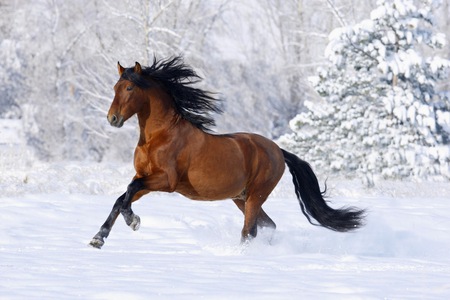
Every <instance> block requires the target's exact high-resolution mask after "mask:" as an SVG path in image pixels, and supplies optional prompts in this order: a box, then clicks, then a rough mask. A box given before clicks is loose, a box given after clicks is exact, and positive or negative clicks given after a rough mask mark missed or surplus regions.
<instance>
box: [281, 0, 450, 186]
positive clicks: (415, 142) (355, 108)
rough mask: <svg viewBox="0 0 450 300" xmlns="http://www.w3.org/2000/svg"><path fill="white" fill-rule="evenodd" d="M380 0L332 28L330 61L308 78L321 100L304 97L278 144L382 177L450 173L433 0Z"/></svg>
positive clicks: (449, 119)
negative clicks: (363, 14) (355, 20)
mask: <svg viewBox="0 0 450 300" xmlns="http://www.w3.org/2000/svg"><path fill="white" fill-rule="evenodd" d="M421 3H422V6H421V7H418V6H416V5H415V3H414V1H412V0H382V1H379V2H378V7H377V8H376V9H374V10H373V11H372V12H371V14H370V19H367V20H364V21H362V22H360V23H359V24H356V25H354V26H348V27H343V28H338V29H335V30H334V31H333V32H331V34H330V36H329V39H330V41H329V44H328V46H327V48H326V51H325V56H326V57H327V58H328V60H329V62H330V64H329V66H328V67H326V68H321V69H319V70H318V75H317V76H314V77H312V78H310V82H311V84H312V85H313V87H314V88H315V90H316V91H317V92H318V93H319V95H321V96H322V97H323V99H324V101H325V104H323V103H322V104H320V105H318V104H317V103H311V102H308V103H307V104H306V107H307V109H308V110H307V111H306V112H302V113H300V114H299V115H297V116H296V117H295V118H294V119H293V120H291V122H290V125H291V128H292V130H293V131H294V133H292V134H289V135H285V136H283V137H282V138H281V139H280V143H281V144H282V145H283V146H285V147H288V148H290V149H291V150H293V151H296V152H297V153H298V154H300V155H302V156H303V157H305V158H306V159H309V160H311V162H312V163H314V164H315V165H316V167H317V168H324V169H330V168H331V170H333V171H336V172H339V173H343V174H346V175H355V176H361V175H364V176H362V177H363V178H364V179H365V180H367V183H368V184H369V185H370V184H373V176H374V175H375V176H378V175H381V176H383V177H385V178H404V177H411V176H412V177H419V178H427V177H440V178H446V179H450V101H449V97H448V94H447V95H446V94H445V93H442V92H439V91H438V88H437V85H438V84H439V82H441V81H443V80H444V79H446V78H447V75H448V70H449V68H450V61H449V60H447V59H444V58H441V57H438V56H436V55H435V54H434V52H436V49H440V48H442V47H443V46H444V45H445V41H446V40H445V36H444V35H443V34H441V33H436V32H435V30H434V20H433V16H432V3H431V2H430V1H427V2H423V1H422V2H421Z"/></svg>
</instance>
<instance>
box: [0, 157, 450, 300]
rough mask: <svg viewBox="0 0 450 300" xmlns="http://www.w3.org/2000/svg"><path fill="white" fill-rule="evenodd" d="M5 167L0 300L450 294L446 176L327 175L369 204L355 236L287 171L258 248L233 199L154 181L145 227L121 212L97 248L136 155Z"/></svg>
mask: <svg viewBox="0 0 450 300" xmlns="http://www.w3.org/2000/svg"><path fill="white" fill-rule="evenodd" d="M4 157H6V156H3V154H2V159H3V158H4ZM27 164H28V166H27ZM6 165H8V168H5V167H4V166H6ZM1 166H3V167H0V168H1V172H0V190H1V191H2V196H1V198H0V209H1V212H2V213H1V221H0V299H154V298H158V299H300V298H301V299H307V298H312V297H314V299H445V298H449V297H450V257H449V249H450V216H449V212H450V191H449V189H448V183H430V182H422V183H412V182H378V183H377V186H376V188H374V189H370V190H366V189H365V188H363V187H362V186H361V184H360V183H359V181H347V180H342V179H338V178H329V179H328V186H329V191H330V196H332V198H331V199H330V200H331V201H332V206H334V207H337V206H342V205H347V204H348V205H354V206H357V207H361V208H366V209H368V217H367V225H366V226H365V227H364V228H362V229H361V230H359V231H357V232H355V233H348V234H343V233H336V232H332V231H329V230H326V229H323V228H320V227H315V226H312V225H310V224H309V223H308V222H307V220H306V218H305V217H304V216H303V215H302V214H301V212H300V208H299V205H298V202H297V199H296V198H295V193H294V187H293V185H292V183H291V177H290V175H289V174H286V175H285V177H283V179H282V181H281V183H280V184H279V186H278V187H277V188H276V190H275V191H274V193H273V194H272V196H271V197H270V199H269V200H268V201H267V202H266V204H265V205H264V207H265V210H266V211H267V212H268V214H269V215H270V216H271V217H272V218H273V219H274V220H275V222H276V223H277V225H278V229H277V230H276V231H275V232H274V233H273V235H272V233H271V232H268V231H263V232H260V235H259V236H258V237H257V239H255V240H254V241H253V242H252V243H251V245H250V246H248V247H247V248H243V247H241V246H240V245H239V241H240V230H241V227H242V222H243V217H242V215H241V213H240V212H239V211H238V209H237V208H236V207H235V206H234V204H233V203H232V202H231V201H219V202H195V201H190V200H187V199H185V198H183V197H182V196H179V195H176V194H162V193H156V194H153V195H148V196H145V197H144V198H143V199H141V200H140V201H139V202H136V203H135V204H134V211H135V212H136V213H137V214H139V215H140V217H141V221H142V224H141V228H140V230H139V231H137V232H133V231H131V229H130V228H128V227H127V226H126V225H125V223H124V221H123V218H122V217H119V219H118V220H117V222H116V225H115V227H114V228H113V230H112V232H111V235H110V237H109V238H108V239H107V240H106V244H105V246H104V247H103V249H101V250H97V249H93V248H90V247H88V246H87V244H88V243H89V241H90V239H91V238H92V236H93V235H94V234H95V233H96V232H97V230H98V228H99V226H100V225H101V224H102V223H103V221H104V220H105V218H106V216H107V214H108V213H109V211H110V209H111V207H112V204H113V203H114V201H115V198H116V197H117V196H119V195H120V194H121V193H122V192H123V191H124V189H125V187H126V185H127V184H128V182H129V180H130V178H131V177H132V175H133V170H132V166H131V163H130V165H124V166H122V165H120V166H118V165H113V164H109V165H108V164H80V163H55V164H38V163H32V162H31V161H28V162H27V157H22V160H21V162H20V163H18V162H17V160H16V161H9V162H3V164H2V165H1ZM321 181H323V178H322V180H321Z"/></svg>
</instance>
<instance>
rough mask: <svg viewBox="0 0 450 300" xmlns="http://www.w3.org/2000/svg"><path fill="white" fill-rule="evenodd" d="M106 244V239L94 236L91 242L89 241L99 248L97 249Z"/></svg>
mask: <svg viewBox="0 0 450 300" xmlns="http://www.w3.org/2000/svg"><path fill="white" fill-rule="evenodd" d="M104 244H105V241H103V239H99V238H96V237H95V238H93V239H92V240H91V242H90V243H89V245H90V246H92V247H94V248H97V249H101V248H102V246H103V245H104Z"/></svg>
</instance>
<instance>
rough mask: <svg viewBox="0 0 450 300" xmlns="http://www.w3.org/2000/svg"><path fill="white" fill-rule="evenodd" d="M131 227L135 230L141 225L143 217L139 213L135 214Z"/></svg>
mask: <svg viewBox="0 0 450 300" xmlns="http://www.w3.org/2000/svg"><path fill="white" fill-rule="evenodd" d="M130 227H131V229H133V230H134V231H136V230H138V229H139V227H141V218H139V216H138V215H133V221H132V222H131V224H130Z"/></svg>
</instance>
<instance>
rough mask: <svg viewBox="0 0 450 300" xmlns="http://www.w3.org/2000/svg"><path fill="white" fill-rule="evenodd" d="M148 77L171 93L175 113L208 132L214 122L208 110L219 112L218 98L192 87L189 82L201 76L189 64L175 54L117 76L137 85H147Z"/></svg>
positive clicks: (194, 81) (198, 79)
mask: <svg viewBox="0 0 450 300" xmlns="http://www.w3.org/2000/svg"><path fill="white" fill-rule="evenodd" d="M149 78H151V79H153V80H155V81H158V82H159V83H160V84H162V85H163V87H164V89H165V90H166V92H167V93H169V94H170V95H171V96H172V99H173V101H174V104H175V109H176V110H177V112H178V113H179V114H180V115H181V116H182V117H183V118H184V119H186V120H187V121H189V122H191V123H192V124H193V125H195V126H196V127H198V128H200V129H202V130H204V131H208V130H209V127H211V126H214V125H215V121H214V119H213V118H212V116H211V115H210V114H211V113H222V109H221V108H220V106H219V104H220V101H219V100H218V99H216V98H214V97H213V96H212V95H211V93H210V92H207V91H204V90H202V89H198V88H194V87H192V86H191V85H192V84H195V83H198V82H199V81H201V77H200V76H198V75H197V73H196V72H195V71H194V70H193V69H192V68H191V67H189V66H187V65H186V64H184V62H183V58H182V57H180V56H175V57H172V58H168V59H165V60H157V59H156V58H154V59H153V64H152V65H151V66H150V67H143V68H142V73H141V74H137V73H135V72H134V70H133V68H126V69H125V71H124V72H123V73H122V76H121V79H125V80H129V81H131V82H133V83H134V84H135V85H136V86H138V87H139V88H143V89H146V88H150V87H151V86H152V85H151V82H150V81H149V80H148V79H149Z"/></svg>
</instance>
